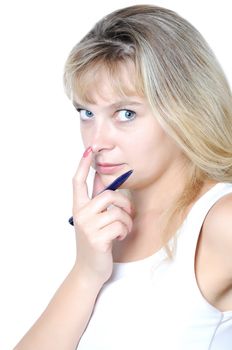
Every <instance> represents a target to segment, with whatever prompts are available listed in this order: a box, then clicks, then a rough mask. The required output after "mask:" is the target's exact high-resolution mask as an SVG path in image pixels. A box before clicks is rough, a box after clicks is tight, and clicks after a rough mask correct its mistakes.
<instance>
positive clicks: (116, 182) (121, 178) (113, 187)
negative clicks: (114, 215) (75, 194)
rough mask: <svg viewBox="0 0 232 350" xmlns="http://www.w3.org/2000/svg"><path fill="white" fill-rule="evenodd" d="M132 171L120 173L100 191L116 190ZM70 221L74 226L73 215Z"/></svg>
mask: <svg viewBox="0 0 232 350" xmlns="http://www.w3.org/2000/svg"><path fill="white" fill-rule="evenodd" d="M132 173H133V170H129V171H127V172H126V173H124V174H122V175H120V176H119V177H117V179H116V180H114V181H113V182H112V183H111V184H110V185H109V186H107V187H106V188H104V190H102V191H101V192H100V193H102V192H104V191H106V190H111V191H116V190H117V189H118V188H119V187H120V186H121V185H122V184H123V183H124V182H125V181H126V180H127V179H128V177H129V176H130V175H131V174H132ZM68 221H69V223H70V225H72V226H73V225H74V222H73V217H71V218H70V219H69V220H68Z"/></svg>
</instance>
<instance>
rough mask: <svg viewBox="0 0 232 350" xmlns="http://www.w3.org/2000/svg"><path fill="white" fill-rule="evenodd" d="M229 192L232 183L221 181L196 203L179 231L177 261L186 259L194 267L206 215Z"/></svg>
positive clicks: (231, 189) (230, 191)
mask: <svg viewBox="0 0 232 350" xmlns="http://www.w3.org/2000/svg"><path fill="white" fill-rule="evenodd" d="M228 193H232V183H224V182H220V183H217V184H216V185H214V186H213V187H212V188H211V189H210V190H209V191H207V192H206V193H204V195H203V196H202V197H200V198H199V199H198V200H197V201H196V202H195V203H194V205H193V207H192V208H191V210H190V212H189V213H188V215H187V217H186V219H185V221H184V223H183V225H182V227H181V229H180V231H179V236H180V237H179V238H178V240H177V251H176V259H177V261H181V262H182V261H184V264H186V263H188V262H189V263H190V264H191V265H192V268H193V269H194V261H195V252H196V247H197V243H198V239H199V235H200V232H201V227H202V225H203V223H204V220H205V218H206V215H207V214H208V212H209V211H210V209H211V208H212V207H213V205H214V204H215V203H216V202H217V201H218V200H219V199H220V198H222V197H223V196H225V195H226V194H228ZM178 253H179V254H178Z"/></svg>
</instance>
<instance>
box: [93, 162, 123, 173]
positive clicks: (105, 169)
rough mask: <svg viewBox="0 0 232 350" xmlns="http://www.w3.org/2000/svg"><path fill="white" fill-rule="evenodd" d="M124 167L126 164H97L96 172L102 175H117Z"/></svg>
mask: <svg viewBox="0 0 232 350" xmlns="http://www.w3.org/2000/svg"><path fill="white" fill-rule="evenodd" d="M123 166H124V163H117V164H116V163H96V170H97V172H98V173H100V174H107V175H111V174H115V173H117V172H118V171H119V170H120V169H122V167H123Z"/></svg>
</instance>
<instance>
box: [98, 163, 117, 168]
mask: <svg viewBox="0 0 232 350" xmlns="http://www.w3.org/2000/svg"><path fill="white" fill-rule="evenodd" d="M122 164H123V163H119V164H113V163H97V166H103V167H112V166H118V165H122Z"/></svg>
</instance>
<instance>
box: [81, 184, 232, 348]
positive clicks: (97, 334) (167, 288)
mask: <svg viewBox="0 0 232 350" xmlns="http://www.w3.org/2000/svg"><path fill="white" fill-rule="evenodd" d="M227 193H232V184H226V183H218V184H216V185H215V186H214V187H212V188H211V189H210V190H209V191H208V192H207V193H205V194H204V195H203V196H202V197H201V198H200V199H199V200H198V201H197V202H196V203H195V204H194V206H193V207H192V209H191V210H190V212H189V214H188V216H187V218H186V219H185V221H184V223H183V224H182V226H181V228H180V229H179V230H178V232H177V235H178V240H177V250H176V254H175V257H174V260H167V259H166V254H165V250H164V249H161V250H160V251H158V252H157V253H155V254H154V255H152V256H150V257H148V258H146V259H143V260H139V261H135V262H130V263H114V269H113V274H112V277H111V278H110V280H109V281H107V283H106V284H105V285H104V286H103V288H102V290H101V292H100V294H99V296H98V299H97V301H96V305H95V308H94V311H93V314H92V317H91V319H90V321H89V324H88V326H87V328H86V331H85V332H84V334H83V336H82V338H81V340H80V343H79V346H78V350H231V349H232V310H231V311H227V312H221V311H219V310H218V309H216V308H215V307H213V306H212V305H210V304H209V303H208V302H207V300H206V299H205V298H204V297H203V295H202V294H201V292H200V290H199V288H198V285H197V282H196V277H195V269H194V258H195V251H196V245H197V241H198V238H199V234H200V230H201V226H202V224H203V222H204V219H205V217H206V214H207V213H208V211H209V210H210V208H211V207H212V206H213V205H214V204H215V202H216V201H217V200H218V199H220V198H221V197H222V196H224V195H225V194H227ZM212 273H213V272H212Z"/></svg>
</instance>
